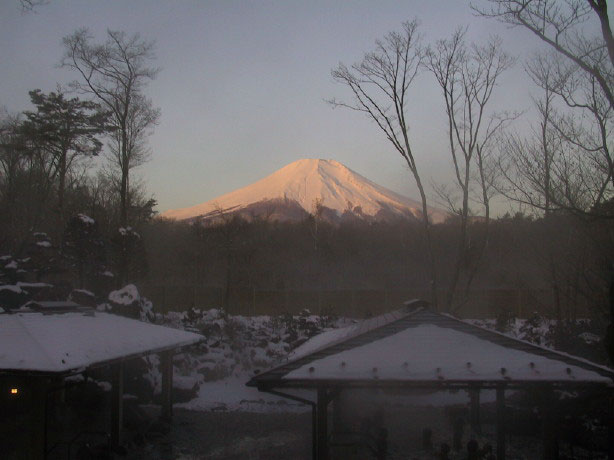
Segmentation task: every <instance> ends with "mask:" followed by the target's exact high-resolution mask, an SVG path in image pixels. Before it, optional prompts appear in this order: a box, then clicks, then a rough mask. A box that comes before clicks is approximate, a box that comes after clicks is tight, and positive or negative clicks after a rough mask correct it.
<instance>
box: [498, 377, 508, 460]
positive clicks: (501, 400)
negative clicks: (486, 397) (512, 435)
mask: <svg viewBox="0 0 614 460" xmlns="http://www.w3.org/2000/svg"><path fill="white" fill-rule="evenodd" d="M505 422H506V420H505V386H504V385H498V386H497V460H505Z"/></svg>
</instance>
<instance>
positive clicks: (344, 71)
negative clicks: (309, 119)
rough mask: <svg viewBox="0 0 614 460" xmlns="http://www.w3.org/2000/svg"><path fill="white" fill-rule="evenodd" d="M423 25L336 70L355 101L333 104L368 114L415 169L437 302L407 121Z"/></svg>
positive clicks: (410, 25)
mask: <svg viewBox="0 0 614 460" xmlns="http://www.w3.org/2000/svg"><path fill="white" fill-rule="evenodd" d="M417 29H418V23H417V21H415V20H414V21H411V22H405V23H403V29H402V30H401V31H400V32H390V33H388V34H387V35H386V36H385V37H384V38H383V39H381V40H377V41H376V43H375V45H376V46H375V50H374V51H372V52H370V53H366V54H365V56H364V57H363V59H362V60H361V61H360V62H357V63H356V64H354V65H352V66H351V67H347V66H346V65H344V64H342V63H341V64H339V66H338V67H337V68H335V69H333V71H332V76H333V78H334V79H335V81H337V82H339V83H342V84H343V85H345V86H347V87H348V88H349V89H350V90H351V93H352V96H353V98H352V101H351V102H343V101H339V100H336V99H332V100H330V101H329V103H330V104H331V105H332V106H333V107H344V108H348V109H351V110H355V111H358V112H362V113H364V114H366V115H367V116H368V117H369V118H370V119H371V120H372V121H374V122H375V124H376V125H377V126H378V127H379V129H380V130H381V131H382V132H383V133H384V135H385V136H386V138H387V139H388V140H389V141H390V143H391V144H392V145H393V147H394V148H395V150H396V151H397V152H398V153H399V154H400V155H401V157H403V159H404V160H405V162H406V164H407V166H408V167H409V170H410V171H411V173H412V175H413V178H414V181H415V182H416V186H417V187H418V191H419V193H420V199H421V203H422V222H423V229H424V236H425V240H426V245H427V250H428V256H429V265H430V267H429V268H430V272H431V273H430V275H431V286H430V287H431V301H432V303H433V305H434V306H437V303H438V302H437V288H438V283H437V271H436V264H435V255H434V249H433V241H432V232H431V223H430V221H429V209H428V206H427V198H426V193H425V190H424V185H423V184H422V179H421V177H420V173H419V169H418V165H417V163H416V159H415V156H414V152H413V150H412V148H411V143H410V140H409V124H408V121H407V109H408V106H409V88H410V86H411V84H412V82H413V81H414V79H415V77H416V75H417V74H418V72H419V70H420V67H421V63H422V60H423V56H424V52H423V50H422V47H421V45H420V41H421V37H420V35H419V33H418V30H417Z"/></svg>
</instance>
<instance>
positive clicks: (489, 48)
mask: <svg viewBox="0 0 614 460" xmlns="http://www.w3.org/2000/svg"><path fill="white" fill-rule="evenodd" d="M513 62H514V60H513V59H512V58H511V57H510V56H509V55H508V54H506V53H505V52H503V51H502V49H501V40H500V39H498V38H493V39H491V41H490V42H489V43H488V44H487V45H485V46H478V45H475V44H474V45H471V46H467V44H466V43H465V29H459V30H457V31H456V32H455V33H454V34H453V35H452V37H451V38H449V39H445V40H439V41H438V42H437V43H436V45H435V46H434V47H433V48H429V49H428V51H427V60H426V64H425V65H426V67H427V68H428V69H429V70H430V71H431V72H432V73H433V75H434V76H435V78H436V80H437V82H438V84H439V86H440V88H441V90H442V92H443V97H444V100H445V108H446V115H447V119H448V140H449V144H450V154H451V158H452V163H453V165H454V175H455V178H456V185H457V186H458V188H459V190H460V201H461V204H460V206H459V207H456V206H455V205H454V203H453V201H454V200H453V199H452V197H450V196H449V195H448V196H447V197H446V199H447V201H449V203H450V204H451V205H452V206H453V207H454V208H456V209H454V208H453V210H454V211H456V214H457V215H458V217H459V219H460V222H459V236H458V243H457V253H456V261H455V264H454V271H453V273H452V279H451V281H450V284H449V285H448V288H447V295H446V305H447V308H448V309H449V310H450V311H453V310H454V309H455V308H456V307H458V306H460V305H462V303H464V302H465V301H466V299H461V301H460V303H458V305H456V306H455V305H454V304H455V296H456V291H457V286H458V283H459V281H460V278H461V272H462V271H463V267H467V266H468V265H472V268H471V269H469V273H468V276H467V277H466V281H467V283H465V284H466V289H465V297H466V293H467V291H468V288H469V286H470V284H471V282H472V280H473V274H472V272H474V271H475V268H476V267H477V261H473V263H472V264H468V259H469V249H470V248H469V244H470V242H469V240H470V235H469V233H470V232H469V218H470V207H469V204H470V203H469V200H470V193H471V190H472V187H473V181H474V179H475V175H474V174H473V173H472V171H473V168H474V167H477V170H478V173H479V175H478V184H479V187H480V188H481V193H480V195H481V200H482V204H483V206H484V208H485V211H486V219H487V220H488V219H489V218H490V207H489V194H488V190H487V178H486V175H485V167H486V165H485V163H484V156H485V155H486V154H487V152H485V148H486V147H487V146H488V143H489V141H490V139H491V138H492V137H493V136H494V135H495V133H497V132H498V131H499V130H500V129H501V128H502V127H503V126H504V125H505V124H506V122H507V121H509V120H510V118H511V117H510V116H508V115H505V116H491V117H490V118H489V116H488V114H487V112H486V108H487V105H488V103H489V101H490V100H491V97H492V94H493V91H494V88H495V86H496V84H497V80H498V79H499V77H500V76H501V74H502V73H503V72H504V71H505V70H506V69H508V68H509V67H510V66H511V65H512V64H513Z"/></svg>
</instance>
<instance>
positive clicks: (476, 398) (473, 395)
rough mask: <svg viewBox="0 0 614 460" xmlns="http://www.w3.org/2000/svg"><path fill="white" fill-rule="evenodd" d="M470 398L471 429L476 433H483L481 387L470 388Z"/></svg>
mask: <svg viewBox="0 0 614 460" xmlns="http://www.w3.org/2000/svg"><path fill="white" fill-rule="evenodd" d="M469 400H470V405H471V407H470V422H471V430H472V431H473V433H475V434H481V433H482V429H481V427H480V388H479V387H472V388H469Z"/></svg>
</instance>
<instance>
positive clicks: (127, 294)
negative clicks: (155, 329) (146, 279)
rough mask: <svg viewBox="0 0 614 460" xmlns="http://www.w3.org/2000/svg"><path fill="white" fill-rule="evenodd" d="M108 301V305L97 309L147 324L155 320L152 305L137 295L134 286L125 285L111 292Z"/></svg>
mask: <svg viewBox="0 0 614 460" xmlns="http://www.w3.org/2000/svg"><path fill="white" fill-rule="evenodd" d="M108 300H109V302H108V303H106V304H102V305H99V309H101V310H106V311H110V312H112V313H115V314H118V315H122V316H126V317H128V318H135V319H140V320H141V321H147V322H151V321H153V320H154V318H155V316H154V313H153V305H152V303H151V302H150V301H149V300H148V299H147V298H145V297H142V296H141V295H140V294H139V290H138V289H137V287H136V286H135V285H134V284H127V285H126V286H124V287H123V288H121V289H118V290H116V291H111V292H110V293H109V296H108Z"/></svg>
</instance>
